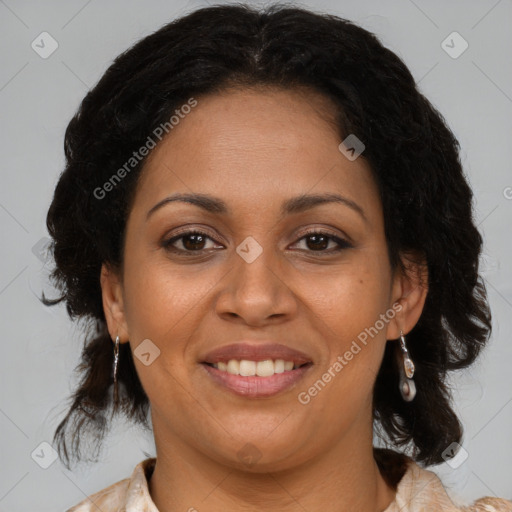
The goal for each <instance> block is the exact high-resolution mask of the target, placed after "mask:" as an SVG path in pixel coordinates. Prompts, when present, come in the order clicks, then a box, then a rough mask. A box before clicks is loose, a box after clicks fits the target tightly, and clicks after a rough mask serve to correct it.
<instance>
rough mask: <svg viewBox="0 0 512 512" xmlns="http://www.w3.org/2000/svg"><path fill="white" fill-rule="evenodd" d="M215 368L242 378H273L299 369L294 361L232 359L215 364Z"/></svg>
mask: <svg viewBox="0 0 512 512" xmlns="http://www.w3.org/2000/svg"><path fill="white" fill-rule="evenodd" d="M213 366H214V367H215V368H217V369H218V370H221V371H223V372H228V373H230V374H232V375H241V376H242V377H254V376H256V375H257V376H258V377H271V376H272V375H274V373H283V372H285V371H290V370H293V369H294V368H298V367H299V365H295V364H294V363H293V361H284V360H283V359H276V360H275V361H273V360H272V359H267V360H265V361H248V360H247V359H242V360H241V361H238V360H236V359H230V360H229V361H228V362H227V363H225V362H223V361H219V362H218V363H214V364H213Z"/></svg>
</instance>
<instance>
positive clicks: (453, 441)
mask: <svg viewBox="0 0 512 512" xmlns="http://www.w3.org/2000/svg"><path fill="white" fill-rule="evenodd" d="M65 150H66V157H67V165H66V169H65V171H64V173H63V174H62V176H61V177H60V180H59V183H58V185H57V188H56V191H55V196H54V199H53V202H52V205H51V207H50V210H49V213H48V228H49V231H50V233H51V236H52V237H53V251H54V257H55V262H56V267H55V271H54V274H53V277H54V279H55V281H56V283H57V284H58V285H59V286H60V289H61V291H62V296H61V297H60V298H58V299H56V300H54V301H50V300H47V301H46V302H47V303H48V304H52V303H57V302H59V301H65V303H66V305H67V308H68V311H69V313H70V315H71V316H72V317H73V318H88V319H90V320H92V322H93V324H92V325H93V327H94V333H93V334H94V335H93V336H90V337H89V338H88V339H87V344H86V346H85V349H84V353H83V361H82V364H81V366H80V367H79V370H80V371H81V372H82V381H81V383H80V385H79V387H78V389H77V390H76V392H75V393H74V395H73V402H72V405H71V408H70V411H69V413H68V415H67V416H66V417H65V418H64V420H63V421H62V422H61V424H60V425H59V427H58V429H57V431H56V433H55V439H54V441H56V443H57V445H58V447H59V452H60V454H61V456H62V458H63V459H65V460H66V462H67V464H69V461H70V460H71V459H72V458H73V459H77V460H79V459H80V458H83V457H82V456H83V453H82V452H81V441H82V440H83V439H82V438H83V437H84V436H85V435H86V434H88V433H89V434H90V433H92V434H93V435H95V436H96V437H97V439H98V441H101V438H102V436H103V434H104V432H105V430H106V428H107V420H108V416H107V414H108V413H109V412H111V413H112V414H113V413H123V414H124V415H126V416H127V417H128V418H130V419H132V420H134V421H137V422H139V423H141V424H143V425H145V426H147V427H149V425H148V411H149V410H150V412H151V424H152V429H153V434H154V438H155V445H156V450H157V454H156V455H157V456H156V458H148V459H146V460H144V461H142V462H141V463H140V464H138V465H137V466H136V467H135V469H134V471H133V473H132V475H131V477H130V478H127V479H125V480H122V481H120V482H117V483H115V484H113V485H111V486H110V487H108V488H106V489H104V490H102V491H100V492H98V493H96V494H95V495H93V496H90V497H89V498H87V499H86V500H84V501H82V502H81V503H80V504H78V505H76V506H75V507H72V508H71V509H69V510H70V511H74V512H84V511H89V510H97V509H100V510H102V511H103V512H107V511H114V510H121V509H122V510H126V511H128V512H130V511H131V512H134V511H142V510H148V511H153V512H158V511H159V512H175V511H178V510H180V511H181V510H188V511H195V510H198V511H202V510H205V511H206V510H208V511H227V510H233V511H235V510H236V511H238V510H251V511H252V510H254V511H255V510H258V511H260V510H266V511H289V510H290V511H291V510H293V511H295V510H308V511H318V510H322V511H339V510H361V511H379V512H381V511H386V512H391V511H398V510H401V511H402V512H405V511H410V512H412V511H420V510H436V511H438V510H443V511H445V510H446V511H455V510H472V511H476V510H500V511H501V510H512V502H510V501H507V500H504V499H497V498H482V499H481V500H478V501H477V502H475V503H474V504H473V505H472V506H468V507H467V508H465V507H464V506H463V505H460V504H459V505H458V504H455V503H453V502H452V501H451V500H450V498H449V496H448V494H447V493H446V491H445V489H444V488H443V486H442V484H441V482H440V480H439V479H438V478H437V477H436V476H435V474H434V473H432V472H430V471H428V470H427V469H425V468H426V466H428V465H432V464H437V463H440V462H443V460H449V459H450V457H453V456H454V454H455V453H456V452H457V449H458V448H459V442H460V441H461V439H462V427H461V424H460V422H459V420H458V418H457V416H456V414H455V413H454V412H453V410H452V408H451V402H450V395H449V392H448V389H447V386H446V384H445V380H446V375H447V372H448V371H451V370H455V369H461V368H465V367H467V366H469V365H470V364H472V363H473V361H474V360H475V359H476V357H477V355H478V354H479V352H480V351H481V349H482V348H483V346H484V345H485V343H486V341H487V339H488V338H489V334H490V329H491V321H490V320H491V317H490V312H489V309H488V304H487V301H486V293H485V287H484V285H483V282H482V280H481V279H480V277H479V274H478V258H479V255H480V251H481V246H482V238H481V236H480V234H479V232H478V230H477V229H476V227H475V224H474V222H473V218H472V192H471V189H470V188H469V186H468V183H467V181H466V179H465V177H464V173H463V171H462V168H461V163H460V160H459V156H458V142H457V140H456V139H455V138H454V136H453V134H452V133H451V131H450V130H449V128H448V127H447V126H446V124H445V123H444V121H443V119H442V117H441V115H440V114H439V113H438V112H437V111H436V110H435V108H434V107H433V106H432V105H431V104H430V103H429V102H428V101H427V100H426V99H425V97H423V96H422V95H421V94H420V93H419V91H418V90H417V88H416V86H415V83H414V80H413V78H412V76H411V74H410V72H409V71H408V70H407V68H406V66H405V65H404V63H403V62H402V61H401V60H400V59H399V58H398V57H397V56H396V55H395V54H394V53H392V52H391V51H389V50H387V49H385V48H384V47H383V46H382V45H381V44H380V42H379V41H378V40H377V39H376V37H375V36H373V35H372V34H370V33H369V32H367V31H365V30H363V29H362V28H360V27H358V26H356V25H354V24H352V23H350V22H348V21H346V20H343V19H340V18H336V17H334V16H327V15H318V14H314V13H311V12H308V11H306V10H302V9H295V8H281V7H278V6H275V7H272V8H269V9H267V10H265V11H262V12H258V11H256V10H253V9H251V8H249V7H245V6H223V7H219V6H217V7H209V8H204V9H199V10H197V11H195V12H193V13H191V14H189V15H187V16H185V17H183V18H181V19H178V20H176V21H174V22H172V23H170V24H168V25H166V26H164V27H163V28H162V29H160V30H158V31H157V32H155V33H154V34H152V35H150V36H148V37H146V38H145V39H143V40H142V41H140V42H138V43H137V44H136V45H135V46H134V47H133V48H131V49H129V50H128V51H127V52H125V53H123V54H122V55H120V56H119V57H118V58H117V59H116V60H115V62H114V63H113V64H112V66H111V67H110V68H109V69H108V70H107V72H106V73H105V75H104V76H103V77H102V79H101V80H100V82H99V83H98V84H97V86H96V87H94V88H93V89H92V90H91V91H90V92H89V93H88V94H87V96H86V97H85V99H84V100H83V102H82V105H81V106H80V109H79V111H78V113H77V114H76V115H75V117H74V118H73V119H72V120H71V122H70V124H69V126H68V128H67V131H66V140H65ZM149 406H151V407H150V408H149ZM375 434H377V435H378V436H380V437H382V438H384V439H385V440H386V441H387V446H388V447H389V448H387V449H383V448H377V447H374V446H373V438H374V435H375ZM70 443H71V444H70ZM98 446H99V444H98ZM391 448H395V449H391ZM420 464H421V466H420ZM68 467H69V465H68Z"/></svg>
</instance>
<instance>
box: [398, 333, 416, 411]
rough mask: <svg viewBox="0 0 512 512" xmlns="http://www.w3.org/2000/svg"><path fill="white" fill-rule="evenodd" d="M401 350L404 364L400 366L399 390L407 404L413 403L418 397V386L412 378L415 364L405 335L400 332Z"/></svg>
mask: <svg viewBox="0 0 512 512" xmlns="http://www.w3.org/2000/svg"><path fill="white" fill-rule="evenodd" d="M400 348H401V349H402V364H400V363H399V364H398V370H399V373H400V382H399V389H400V394H401V395H402V398H403V399H404V400H405V401H406V402H411V401H412V400H414V397H415V396H416V384H415V383H414V380H412V377H413V375H414V370H415V367H414V363H413V362H412V359H411V358H410V356H409V351H408V350H407V346H406V345H405V336H404V333H403V332H402V331H401V330H400Z"/></svg>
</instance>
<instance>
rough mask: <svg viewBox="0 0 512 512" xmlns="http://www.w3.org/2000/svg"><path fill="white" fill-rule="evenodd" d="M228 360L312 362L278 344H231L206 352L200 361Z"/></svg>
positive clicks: (300, 353)
mask: <svg viewBox="0 0 512 512" xmlns="http://www.w3.org/2000/svg"><path fill="white" fill-rule="evenodd" d="M230 359H237V360H242V359H246V360H248V361H265V360H267V359H273V360H275V359H284V360H285V361H293V362H294V363H295V364H298V365H301V364H304V363H309V362H312V361H311V358H310V357H309V356H308V355H307V354H305V353H304V352H301V351H299V350H296V349H293V348H290V347H287V346H286V345H282V344H280V343H262V342H260V343H258V344H255V343H247V342H240V343H232V344H230V345H224V346H223V347H218V348H215V349H213V350H211V351H210V352H208V353H207V354H206V355H205V356H204V357H203V358H202V360H201V362H203V363H210V364H214V363H218V362H219V361H229V360H230Z"/></svg>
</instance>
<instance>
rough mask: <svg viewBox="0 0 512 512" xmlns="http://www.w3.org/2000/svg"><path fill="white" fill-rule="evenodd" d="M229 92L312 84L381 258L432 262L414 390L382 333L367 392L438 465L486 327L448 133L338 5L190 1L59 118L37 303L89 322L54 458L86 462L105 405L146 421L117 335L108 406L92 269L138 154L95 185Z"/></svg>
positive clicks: (404, 75)
mask: <svg viewBox="0 0 512 512" xmlns="http://www.w3.org/2000/svg"><path fill="white" fill-rule="evenodd" d="M233 86H236V87H256V86H257V87H278V88H282V89H292V88H299V87H302V88H304V87H305V88H308V89H309V90H313V91H315V92H317V93H320V94H321V95H323V96H324V97H326V98H329V99H330V100H331V101H332V104H333V105H334V106H335V108H336V109H337V113H336V118H337V125H338V127H339V131H340V134H342V135H343V136H346V135H348V134H355V135H356V136H357V137H358V138H359V139H361V140H362V141H363V142H364V144H365V146H366V149H365V151H364V155H363V157H364V158H366V159H367V161H368V163H369V164H370V167H371V169H372V172H373V176H374V178H375V181H376V183H377V184H378V187H379V191H380V197H381V201H382V206H383V214H384V223H385V235H386V240H387V245H388V253H389V258H390V262H391V266H392V268H393V269H395V268H397V266H399V267H400V268H401V269H402V270H405V268H406V267H405V264H404V261H403V260H402V258H401V257H400V253H406V252H411V253H412V254H421V255H423V257H424V258H425V261H426V264H427V266H428V294H427V298H426V302H425V306H424V309H423V312H422V315H421V317H420V319H419V321H418V322H417V324H416V326H415V327H414V329H413V330H412V331H411V332H410V333H409V335H408V345H409V351H410V353H411V356H412V359H413V360H414V362H415V363H416V368H417V371H416V374H415V380H416V383H417V395H416V398H415V400H414V401H413V402H404V401H403V400H402V398H401V396H400V393H399V391H398V378H399V377H398V368H397V363H396V361H395V358H394V345H393V344H391V343H388V344H387V347H386V350H385V354H384V359H383V362H382V366H381V368H380V371H379V373H378V376H377V379H376V385H375V388H374V420H375V426H376V429H377V431H378V432H379V433H380V434H379V435H380V436H382V437H385V438H386V439H387V442H388V443H391V446H393V445H394V446H396V447H401V448H402V449H403V451H410V452H411V454H412V455H411V456H412V457H413V458H414V459H415V460H416V461H418V462H423V463H424V464H425V465H431V464H437V463H440V462H442V461H443V460H444V459H443V457H442V452H443V450H444V449H445V448H446V447H447V446H448V445H450V444H451V443H452V442H453V441H457V442H458V441H460V440H461V438H462V426H461V424H460V421H459V420H458V418H457V416H456V414H455V413H454V411H453V410H452V407H451V396H450V392H449V388H448V386H447V384H446V376H447V372H448V371H450V370H458V369H461V368H464V367H467V366H469V365H470V364H471V363H472V362H473V361H474V360H475V358H476V357H477V355H478V354H479V352H480V350H481V349H482V347H483V346H484V345H485V343H486V341H487V340H488V337H489V335H490V332H491V315H490V311H489V307H488V303H487V298H486V289H485V286H484V283H483V280H482V279H481V277H480V276H479V273H478V267H479V255H480V251H481V248H482V237H481V235H480V233H479V231H478V230H477V227H476V226H475V223H474V220H473V210H472V199H473V194H472V191H471V189H470V187H469V185H468V182H467V180H466V177H465V175H464V172H463V169H462V165H461V161H460V158H459V143H458V141H457V140H456V138H455V137H454V135H453V133H452V132H451V130H450V129H449V127H448V126H447V124H446V122H445V120H444V118H443V117H442V115H441V114H440V113H439V112H438V111H437V110H436V108H435V107H434V106H433V105H432V104H431V103H430V102H429V101H428V100H427V99H426V98H425V97H424V96H423V95H422V94H421V93H420V92H419V90H418V88H417V86H416V84H415V81H414V78H413V77H412V75H411V73H410V72H409V70H408V69H407V67H406V66H405V64H404V63H403V62H402V60H401V59H400V58H399V57H397V55H395V54H394V53H393V52H391V51H390V50H388V49H386V48H385V47H383V46H382V44H381V43H380V42H379V40H378V39H377V37H376V36H375V35H373V34H372V33H370V32H368V31H366V30H364V29H363V28H361V27H359V26H357V25H355V24H353V23H352V22H350V21H348V20H344V19H341V18H339V17H336V16H333V15H328V14H317V13H313V12H311V11H308V10H305V9H302V8H294V7H290V6H287V5H279V4H277V5H273V6H271V7H268V8H266V9H262V10H256V9H254V8H251V7H249V6H247V5H242V4H235V5H224V6H213V7H207V8H201V9H198V10H195V11H194V12H192V13H190V14H188V15H186V16H184V17H181V18H179V19H177V20H175V21H172V22H171V23H168V24H166V25H165V26H163V27H162V28H161V29H159V30H158V31H156V32H154V33H153V34H151V35H149V36H147V37H145V38H144V39H142V40H140V41H139V42H137V43H136V44H135V45H134V46H133V47H131V48H129V49H128V50H127V51H125V52H124V53H122V54H121V55H119V56H118V57H117V58H116V59H115V60H114V62H113V63H112V65H111V66H110V67H109V68H108V69H107V71H106V72H105V74H104V75H103V77H102V78H101V79H100V81H99V82H98V84H97V85H96V86H95V87H94V88H92V89H91V90H90V91H89V92H88V93H87V95H86V96H85V98H84V99H83V101H82V103H81V105H80V107H79V109H78V111H77V113H76V114H75V116H74V117H73V118H72V119H71V121H70V123H69V125H68V127H67V130H66V134H65V143H64V147H65V155H66V167H65V170H64V171H63V173H62V175H61V176H60V179H59V182H58V184H57V186H56V189H55V195H54V197H53V201H52V203H51V206H50V208H49V211H48V216H47V226H48V230H49V233H50V235H51V237H52V245H51V247H52V251H53V255H54V259H55V268H54V270H53V272H52V279H53V281H54V283H55V284H56V285H57V288H58V290H59V292H60V296H59V297H57V298H55V299H53V300H49V299H47V298H45V297H44V296H43V300H44V302H45V303H46V304H48V305H50V304H56V303H59V302H61V301H65V304H66V307H67V311H68V313H69V315H70V317H71V318H72V319H85V320H86V321H87V322H89V325H90V329H89V331H88V333H87V335H86V338H85V341H84V347H83V353H82V359H81V363H80V365H79V366H78V367H77V369H76V370H75V371H77V372H78V374H79V375H81V377H82V378H81V381H80V383H79V385H78V387H77V388H76V390H75V391H74V393H73V395H72V396H71V397H70V400H71V406H70V408H69V412H68V413H67V415H66V416H65V418H64V419H63V420H62V421H61V423H60V424H59V425H58V427H57V429H56V431H55V436H54V442H56V444H57V447H58V451H59V454H60V455H61V458H62V459H65V461H66V462H65V463H66V465H67V467H68V468H69V461H70V456H73V458H75V459H77V460H80V459H82V458H83V457H82V453H81V449H80V447H81V443H82V442H83V441H84V439H85V437H84V436H85V435H86V434H94V440H95V441H96V446H97V447H98V446H100V445H101V441H102V439H103V436H104V434H105V432H106V429H107V426H108V424H107V419H108V418H107V414H106V413H107V412H108V411H110V412H111V413H112V414H114V411H115V412H116V413H121V412H122V413H123V414H124V415H125V416H126V417H127V418H128V419H130V420H133V421H135V422H136V423H138V424H142V425H144V426H145V427H146V428H150V427H149V425H148V410H149V401H148V397H147V395H146V393H145V392H144V390H143V388H142V385H141V383H140V381H139V379H138V376H137V373H136V369H135V366H134V364H133V359H132V355H131V351H130V349H129V346H128V343H126V344H121V348H120V350H121V352H120V362H121V364H120V366H119V375H118V378H119V381H120V384H121V390H120V391H121V396H122V397H123V401H122V402H121V405H119V406H118V407H117V406H115V404H113V403H112V400H111V390H112V361H113V350H112V347H113V345H112V341H111V339H110V336H109V333H108V331H107V328H106V322H105V315H104V312H103V307H102V296H101V287H100V269H101V265H102V263H108V264H109V265H111V266H112V267H114V268H118V269H122V261H123V244H124V234H125V224H126V219H127V214H128V212H129V211H130V208H131V204H132V201H133V198H134V194H135V190H136V187H137V181H138V178H139V176H140V172H141V170H142V169H143V167H144V162H145V158H144V159H141V161H140V162H139V163H138V164H137V165H136V166H134V168H133V169H132V170H131V171H130V172H129V173H127V174H126V176H125V177H124V179H122V180H120V182H119V183H116V184H115V186H113V187H111V188H112V190H111V191H110V192H109V195H108V198H106V199H101V198H99V195H98V194H96V193H95V192H94V191H95V190H98V187H101V186H102V185H103V184H104V183H106V182H107V181H108V180H109V179H110V178H111V177H112V176H113V174H115V172H116V171H117V170H118V169H119V168H120V167H121V166H122V165H123V164H124V163H125V162H126V161H127V159H128V158H130V156H131V155H132V154H133V152H134V151H135V150H137V149H138V148H140V147H141V146H142V145H143V144H144V143H145V141H146V140H147V138H148V136H149V135H150V134H151V133H153V130H154V128H155V127H156V126H159V125H161V124H162V123H165V122H168V120H169V118H170V116H171V115H172V114H173V112H175V111H176V109H177V108H179V107H180V106H181V105H183V104H185V103H187V101H188V100H189V99H190V98H191V97H194V98H199V97H200V96H201V95H208V94H215V93H216V92H221V91H222V90H225V89H227V88H228V87H233ZM171 136H172V134H171ZM69 442H70V443H71V449H70V450H69V451H68V446H69V444H68V443H69Z"/></svg>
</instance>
